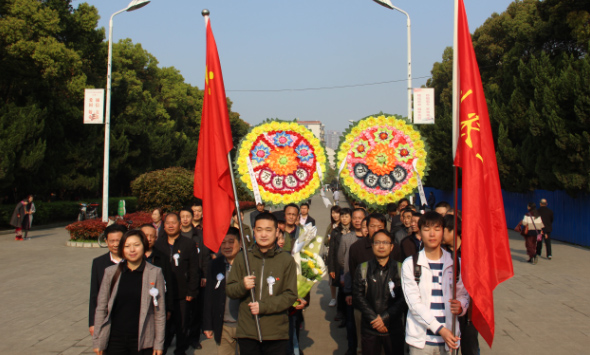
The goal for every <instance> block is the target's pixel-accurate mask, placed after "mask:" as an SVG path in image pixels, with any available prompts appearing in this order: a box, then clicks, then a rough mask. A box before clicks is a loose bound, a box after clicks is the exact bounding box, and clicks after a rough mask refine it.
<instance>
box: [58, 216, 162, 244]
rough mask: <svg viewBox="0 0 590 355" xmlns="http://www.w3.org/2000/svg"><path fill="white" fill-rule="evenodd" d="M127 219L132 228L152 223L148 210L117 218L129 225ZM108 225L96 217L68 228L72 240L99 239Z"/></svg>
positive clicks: (120, 222)
mask: <svg viewBox="0 0 590 355" xmlns="http://www.w3.org/2000/svg"><path fill="white" fill-rule="evenodd" d="M110 218H112V219H114V218H116V217H110ZM127 221H131V228H139V227H141V226H142V225H144V224H146V223H151V222H152V217H151V214H149V213H147V212H135V213H128V214H126V215H125V216H123V219H117V223H118V224H121V225H124V226H127ZM106 226H107V224H106V223H104V222H102V221H101V220H100V219H99V218H95V219H88V220H85V221H80V222H74V223H72V224H69V225H68V226H66V230H67V231H68V232H70V239H71V240H80V241H82V240H98V237H99V236H100V235H101V234H102V232H104V230H105V228H106Z"/></svg>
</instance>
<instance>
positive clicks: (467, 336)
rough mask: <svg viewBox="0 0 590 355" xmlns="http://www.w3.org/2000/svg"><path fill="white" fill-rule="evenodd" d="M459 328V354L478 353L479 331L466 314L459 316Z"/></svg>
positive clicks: (470, 354)
mask: <svg viewBox="0 0 590 355" xmlns="http://www.w3.org/2000/svg"><path fill="white" fill-rule="evenodd" d="M459 329H460V330H461V354H462V355H479V333H478V332H477V329H475V326H474V325H473V323H472V322H471V321H469V320H468V318H467V315H464V316H463V317H459Z"/></svg>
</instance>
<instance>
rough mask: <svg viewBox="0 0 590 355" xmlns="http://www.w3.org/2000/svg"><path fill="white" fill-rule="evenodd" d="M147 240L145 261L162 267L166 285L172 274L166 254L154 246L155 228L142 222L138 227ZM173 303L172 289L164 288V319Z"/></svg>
mask: <svg viewBox="0 0 590 355" xmlns="http://www.w3.org/2000/svg"><path fill="white" fill-rule="evenodd" d="M139 229H140V230H141V231H142V232H143V234H145V237H146V238H147V241H148V247H147V249H146V251H145V254H144V256H145V261H147V262H148V263H150V264H152V265H154V266H157V267H159V268H160V269H162V274H163V275H164V281H165V282H166V284H167V285H170V284H171V283H172V274H171V271H170V263H169V262H168V259H166V256H165V255H164V254H162V253H161V252H160V251H158V250H157V249H155V248H154V244H156V240H157V239H158V236H157V235H156V229H155V228H154V226H153V225H151V224H144V225H143V226H141V227H140V228H139ZM173 305H174V289H173V288H166V319H170V317H171V316H172V307H173Z"/></svg>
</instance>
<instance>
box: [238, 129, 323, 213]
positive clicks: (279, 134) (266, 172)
mask: <svg viewBox="0 0 590 355" xmlns="http://www.w3.org/2000/svg"><path fill="white" fill-rule="evenodd" d="M248 160H249V161H250V164H251V170H250V169H249V166H248V164H249V162H248ZM326 161H327V159H326V152H325V149H324V147H323V146H322V144H321V143H320V140H319V139H317V138H316V137H315V136H314V135H313V133H311V131H310V130H308V129H307V128H305V127H304V126H302V125H300V124H298V123H297V122H285V121H277V120H268V121H266V122H264V123H262V124H260V125H258V126H255V127H253V128H252V129H251V130H250V132H248V134H246V136H245V137H244V138H243V139H242V141H241V142H240V145H239V149H238V158H237V160H236V168H237V172H238V177H239V178H238V180H239V181H240V182H241V183H242V184H243V185H244V186H245V187H246V188H247V189H248V191H250V192H252V193H253V194H254V191H253V190H254V187H253V185H254V184H253V180H255V184H256V185H257V186H258V191H259V192H260V197H261V199H262V201H264V202H265V203H266V204H269V205H273V206H278V207H280V206H283V205H287V204H289V203H300V202H303V201H307V200H309V199H310V198H311V197H312V196H313V195H314V194H315V193H316V192H317V190H318V189H319V188H320V186H321V177H322V176H323V175H324V174H325V172H326ZM318 169H319V171H318Z"/></svg>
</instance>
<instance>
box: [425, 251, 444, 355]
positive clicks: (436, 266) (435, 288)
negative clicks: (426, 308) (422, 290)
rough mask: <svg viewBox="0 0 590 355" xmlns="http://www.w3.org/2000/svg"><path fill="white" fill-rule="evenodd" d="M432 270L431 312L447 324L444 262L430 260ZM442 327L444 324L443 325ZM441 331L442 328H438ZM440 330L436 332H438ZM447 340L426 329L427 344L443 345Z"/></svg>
mask: <svg viewBox="0 0 590 355" xmlns="http://www.w3.org/2000/svg"><path fill="white" fill-rule="evenodd" d="M428 265H430V271H431V272H432V295H431V296H430V312H432V315H433V316H434V317H435V318H436V320H437V321H438V322H439V323H442V324H445V321H446V319H445V303H444V300H443V288H442V272H443V263H442V262H441V260H440V259H439V260H428ZM441 329H442V326H441ZM438 331H440V329H438ZM438 331H437V332H436V333H438ZM444 343H445V341H444V339H443V338H442V336H440V335H438V334H435V333H433V332H431V331H430V329H427V330H426V345H435V346H437V345H441V344H444Z"/></svg>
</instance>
